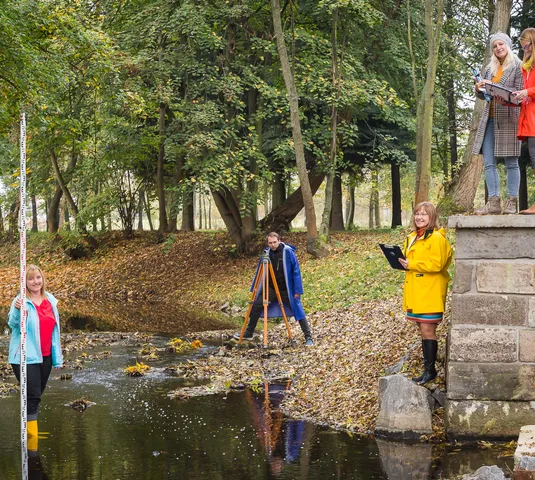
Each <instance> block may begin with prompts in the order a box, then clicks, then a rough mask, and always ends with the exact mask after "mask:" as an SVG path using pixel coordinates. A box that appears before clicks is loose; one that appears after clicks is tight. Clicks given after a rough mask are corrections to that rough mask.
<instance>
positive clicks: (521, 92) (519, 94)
mask: <svg viewBox="0 0 535 480" xmlns="http://www.w3.org/2000/svg"><path fill="white" fill-rule="evenodd" d="M513 95H514V96H515V97H516V98H517V99H518V100H525V99H526V98H528V90H527V89H524V90H518V91H517V92H513Z"/></svg>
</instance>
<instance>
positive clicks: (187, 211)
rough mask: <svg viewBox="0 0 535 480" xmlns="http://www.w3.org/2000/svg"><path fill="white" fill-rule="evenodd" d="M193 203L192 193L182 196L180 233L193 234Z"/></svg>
mask: <svg viewBox="0 0 535 480" xmlns="http://www.w3.org/2000/svg"><path fill="white" fill-rule="evenodd" d="M193 202H194V198H193V192H188V193H187V194H185V195H184V200H183V203H182V225H181V227H180V231H181V232H193V231H194V230H195V208H194V203H193Z"/></svg>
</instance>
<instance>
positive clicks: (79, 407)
mask: <svg viewBox="0 0 535 480" xmlns="http://www.w3.org/2000/svg"><path fill="white" fill-rule="evenodd" d="M67 405H68V406H69V407H71V408H72V409H73V410H76V411H77V412H83V411H84V410H86V409H87V408H89V407H92V406H93V405H96V404H95V402H90V401H89V400H86V399H85V398H79V399H78V400H74V401H73V402H71V403H68V404H67Z"/></svg>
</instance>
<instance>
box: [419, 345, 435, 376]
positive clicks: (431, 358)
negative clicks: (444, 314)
mask: <svg viewBox="0 0 535 480" xmlns="http://www.w3.org/2000/svg"><path fill="white" fill-rule="evenodd" d="M422 345H423V349H424V376H423V378H422V380H420V382H419V383H420V385H425V384H426V383H427V382H430V381H431V380H433V379H435V378H436V376H437V370H436V368H435V361H436V359H437V350H438V342H437V341H436V340H422Z"/></svg>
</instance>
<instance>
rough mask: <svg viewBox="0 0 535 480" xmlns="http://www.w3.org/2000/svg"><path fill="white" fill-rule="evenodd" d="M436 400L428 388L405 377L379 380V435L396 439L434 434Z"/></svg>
mask: <svg viewBox="0 0 535 480" xmlns="http://www.w3.org/2000/svg"><path fill="white" fill-rule="evenodd" d="M434 404H435V399H434V398H433V396H432V395H431V392H429V390H428V389H427V388H424V387H420V386H418V385H416V384H415V383H413V382H411V381H410V380H408V379H407V378H406V377H404V376H403V375H390V376H387V377H382V378H380V379H379V409H380V411H379V416H378V417H377V422H376V425H375V433H376V434H379V435H386V436H391V437H395V438H407V439H410V438H417V437H419V436H420V435H425V434H429V433H431V432H432V431H433V425H432V422H431V410H432V408H433V406H434Z"/></svg>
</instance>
